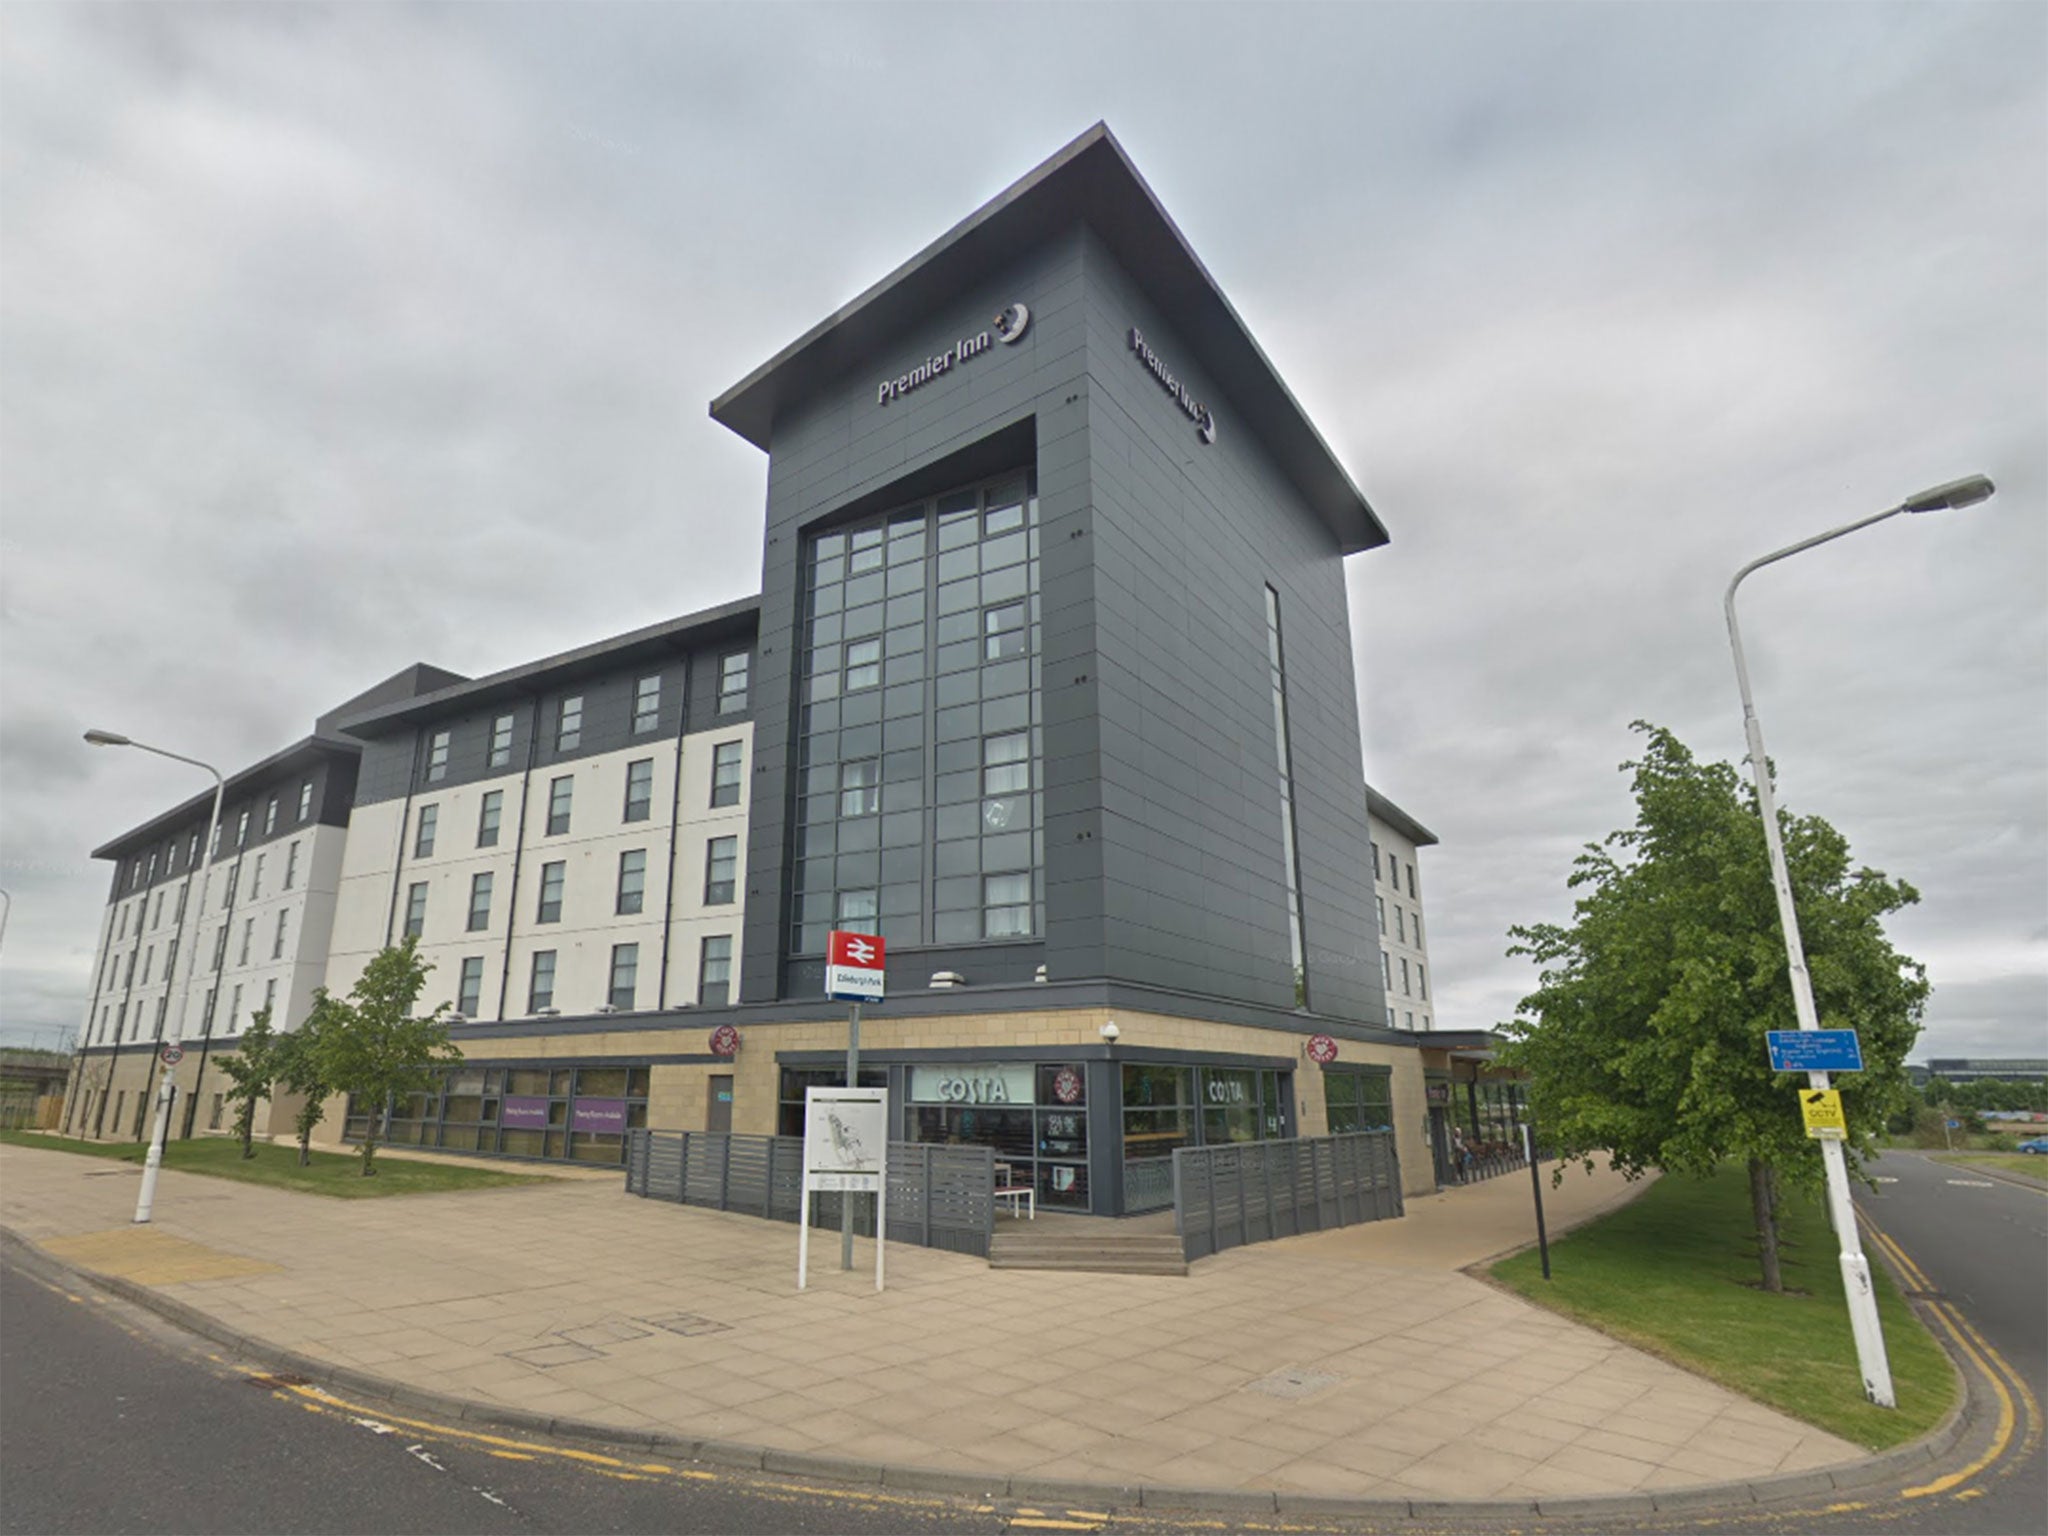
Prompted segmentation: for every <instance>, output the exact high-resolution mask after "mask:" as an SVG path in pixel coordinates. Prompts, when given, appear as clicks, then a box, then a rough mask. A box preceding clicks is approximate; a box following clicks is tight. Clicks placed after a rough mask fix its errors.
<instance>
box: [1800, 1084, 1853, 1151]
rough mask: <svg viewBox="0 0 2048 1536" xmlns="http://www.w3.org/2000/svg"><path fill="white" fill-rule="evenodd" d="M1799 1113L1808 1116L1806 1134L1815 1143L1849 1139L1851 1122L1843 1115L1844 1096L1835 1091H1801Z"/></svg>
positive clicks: (1828, 1089)
mask: <svg viewBox="0 0 2048 1536" xmlns="http://www.w3.org/2000/svg"><path fill="white" fill-rule="evenodd" d="M1799 1112H1800V1113H1801V1114H1802V1115H1804V1116H1806V1134H1807V1135H1809V1136H1811V1137H1812V1138H1813V1139H1814V1140H1815V1141H1846V1140H1847V1139H1848V1136H1849V1122H1848V1120H1847V1118H1846V1117H1845V1116H1844V1115H1843V1114H1842V1095H1841V1094H1840V1093H1838V1092H1837V1091H1836V1090H1835V1089H1833V1088H1802V1089H1800V1090H1799Z"/></svg>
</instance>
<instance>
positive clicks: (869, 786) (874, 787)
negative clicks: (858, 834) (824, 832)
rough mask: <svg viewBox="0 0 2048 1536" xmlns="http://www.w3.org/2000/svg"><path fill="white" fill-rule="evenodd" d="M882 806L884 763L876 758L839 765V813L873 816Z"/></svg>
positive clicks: (842, 814) (843, 814)
mask: <svg viewBox="0 0 2048 1536" xmlns="http://www.w3.org/2000/svg"><path fill="white" fill-rule="evenodd" d="M881 808H882V765H881V763H880V762H878V761H877V760H876V759H874V758H872V757H871V758H868V759H866V760H865V761H862V762H858V763H841V764H840V765H839V814H840V815H841V816H872V815H874V814H875V812H876V811H878V810H880V809H881Z"/></svg>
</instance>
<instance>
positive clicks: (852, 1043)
mask: <svg viewBox="0 0 2048 1536" xmlns="http://www.w3.org/2000/svg"><path fill="white" fill-rule="evenodd" d="M846 1086H847V1087H849V1088H858V1087H859V1086H860V1002H859V1000H858V999H856V1000H855V1002H854V1004H853V1008H852V1012H851V1014H850V1015H849V1017H848V1019H847V1024H846ZM878 1236H879V1234H878ZM839 1267H840V1268H841V1269H852V1268H853V1191H852V1190H850V1189H842V1190H841V1191H839Z"/></svg>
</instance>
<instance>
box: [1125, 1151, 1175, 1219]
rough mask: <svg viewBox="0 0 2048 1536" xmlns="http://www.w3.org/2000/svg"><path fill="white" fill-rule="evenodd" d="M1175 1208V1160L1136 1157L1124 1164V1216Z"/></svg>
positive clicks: (1170, 1158)
mask: <svg viewBox="0 0 2048 1536" xmlns="http://www.w3.org/2000/svg"><path fill="white" fill-rule="evenodd" d="M1172 1204H1173V1158H1172V1157H1171V1156H1170V1155H1169V1156H1166V1157H1133V1158H1129V1159H1126V1160H1125V1162H1124V1214H1125V1215H1126V1216H1136V1215H1137V1214H1139V1213H1140V1212H1141V1211H1163V1210H1165V1209H1166V1208H1167V1207H1168V1206H1170V1205H1172Z"/></svg>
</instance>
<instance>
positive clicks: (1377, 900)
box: [1372, 896, 1387, 933]
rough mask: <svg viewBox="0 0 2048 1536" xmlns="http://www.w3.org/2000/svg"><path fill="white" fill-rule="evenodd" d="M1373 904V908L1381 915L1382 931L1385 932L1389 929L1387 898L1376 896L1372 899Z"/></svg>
mask: <svg viewBox="0 0 2048 1536" xmlns="http://www.w3.org/2000/svg"><path fill="white" fill-rule="evenodd" d="M1372 905H1373V910H1374V911H1375V912H1377V913H1379V915H1380V932H1381V933H1385V932H1386V931H1387V898H1386V897H1384V896H1375V897H1373V899H1372Z"/></svg>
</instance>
